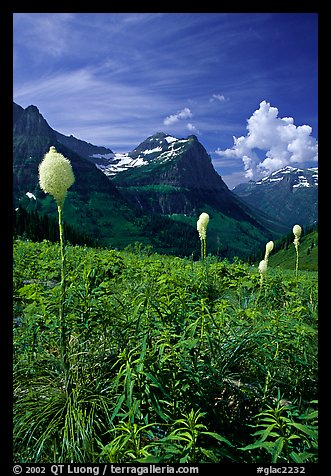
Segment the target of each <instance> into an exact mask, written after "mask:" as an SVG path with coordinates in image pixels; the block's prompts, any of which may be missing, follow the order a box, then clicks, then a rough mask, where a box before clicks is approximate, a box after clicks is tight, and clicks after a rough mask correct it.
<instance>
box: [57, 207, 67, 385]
mask: <svg viewBox="0 0 331 476" xmlns="http://www.w3.org/2000/svg"><path fill="white" fill-rule="evenodd" d="M57 210H58V215H59V232H60V251H61V289H60V303H59V316H60V328H61V354H62V355H61V357H62V361H63V365H64V369H65V381H66V387H67V370H68V360H67V336H66V323H65V316H64V302H65V288H66V283H65V253H64V238H63V220H62V206H61V205H58V207H57Z"/></svg>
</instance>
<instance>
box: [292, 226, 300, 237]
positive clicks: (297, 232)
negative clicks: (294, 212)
mask: <svg viewBox="0 0 331 476" xmlns="http://www.w3.org/2000/svg"><path fill="white" fill-rule="evenodd" d="M301 232H302V228H301V226H300V225H294V227H293V234H294V236H295V238H296V239H298V240H299V239H300V236H301Z"/></svg>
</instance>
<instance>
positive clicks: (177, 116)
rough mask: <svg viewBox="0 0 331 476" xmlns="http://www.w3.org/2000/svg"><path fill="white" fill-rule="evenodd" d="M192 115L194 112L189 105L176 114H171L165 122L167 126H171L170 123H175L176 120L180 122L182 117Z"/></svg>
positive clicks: (185, 117)
mask: <svg viewBox="0 0 331 476" xmlns="http://www.w3.org/2000/svg"><path fill="white" fill-rule="evenodd" d="M192 116H193V114H192V112H191V110H190V109H189V108H188V107H185V108H184V109H182V110H181V111H179V112H177V113H176V114H171V115H170V116H167V117H166V118H165V119H164V121H163V124H164V125H165V126H170V125H172V124H174V123H175V122H178V121H179V120H180V119H188V118H190V117H192Z"/></svg>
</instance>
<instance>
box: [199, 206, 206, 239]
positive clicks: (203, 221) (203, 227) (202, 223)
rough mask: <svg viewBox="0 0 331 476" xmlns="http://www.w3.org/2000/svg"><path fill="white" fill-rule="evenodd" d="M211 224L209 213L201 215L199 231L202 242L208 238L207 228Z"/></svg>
mask: <svg viewBox="0 0 331 476" xmlns="http://www.w3.org/2000/svg"><path fill="white" fill-rule="evenodd" d="M208 223H209V215H208V213H205V212H203V213H201V215H200V216H199V219H198V221H197V230H198V232H199V238H200V240H205V239H206V236H207V226H208Z"/></svg>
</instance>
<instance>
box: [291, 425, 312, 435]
mask: <svg viewBox="0 0 331 476" xmlns="http://www.w3.org/2000/svg"><path fill="white" fill-rule="evenodd" d="M291 426H294V427H295V428H297V429H298V430H300V431H302V432H303V433H305V434H306V435H308V436H310V437H311V438H317V437H318V432H317V430H315V429H312V428H310V427H308V426H307V425H302V424H301V423H291Z"/></svg>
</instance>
